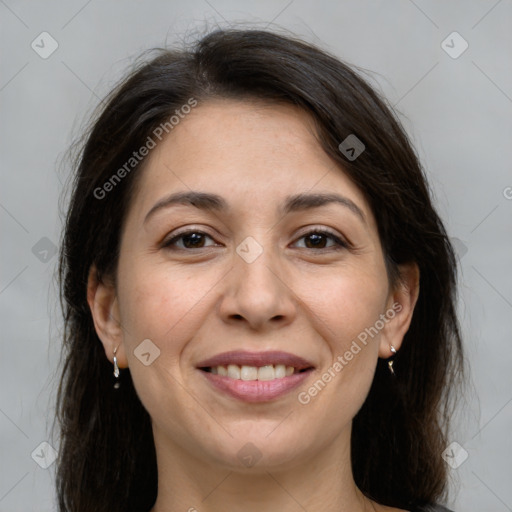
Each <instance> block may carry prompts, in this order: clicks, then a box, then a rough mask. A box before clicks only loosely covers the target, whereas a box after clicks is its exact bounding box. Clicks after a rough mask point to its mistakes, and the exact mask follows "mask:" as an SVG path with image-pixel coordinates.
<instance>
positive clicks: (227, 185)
mask: <svg viewBox="0 0 512 512" xmlns="http://www.w3.org/2000/svg"><path fill="white" fill-rule="evenodd" d="M192 189H193V190H200V191H204V192H214V193H216V194H219V195H222V196H224V197H226V198H227V199H228V201H229V202H230V203H235V206H238V208H239V210H248V209H251V208H253V207H254V204H255V202H258V203H261V202H262V201H263V202H264V203H265V205H269V204H271V203H277V202H279V201H282V198H283V197H285V196H290V195H293V194H297V193H305V192H308V191H309V192H312V193H315V192H323V193H326V192H340V193H343V195H345V196H349V197H350V198H351V199H352V200H353V201H354V202H357V204H358V205H359V207H360V208H361V209H362V210H363V211H364V212H365V213H366V214H367V215H370V212H369V208H368V205H367V203H366V201H365V198H364V195H363V194H362V192H361V191H360V190H359V188H358V187H357V186H356V185H355V184H354V183H353V182H352V181H351V180H350V179H349V178H348V177H347V176H346V174H345V173H344V172H343V171H342V169H341V168H340V166H339V164H337V163H335V162H334V161H333V160H332V159H331V158H330V157H329V156H328V155H327V154H326V153H325V151H324V150H323V148H322V147H321V146H320V143H319V141H318V140H317V138H316V136H315V127H314V122H313V120H312V119H311V118H310V117H309V116H308V114H306V113H305V112H303V111H302V110H300V109H298V108H296V107H293V106H291V105H284V104H269V103H263V102H259V101H235V100H226V99H218V100H212V101H208V102H207V103H205V104H202V105H199V106H197V107H196V108H195V109H193V110H192V111H191V112H190V114H188V115H186V116H185V117H184V118H183V119H181V120H180V122H179V123H178V124H177V125H175V126H174V127H173V129H172V130H171V131H170V133H169V134H168V135H167V136H166V137H165V138H163V139H162V141H161V142H160V143H158V144H157V146H156V147H155V148H154V149H153V150H152V151H151V153H150V154H149V156H148V160H147V162H146V165H145V166H144V170H143V172H142V176H140V179H139V182H138V186H137V192H136V195H137V201H136V203H135V205H134V206H135V208H140V209H141V210H143V209H146V210H147V209H148V208H149V207H151V205H152V203H154V202H155V201H157V200H158V199H159V198H161V197H162V196H163V195H165V194H168V193H169V192H173V191H187V190H192ZM140 213H141V214H142V212H140Z"/></svg>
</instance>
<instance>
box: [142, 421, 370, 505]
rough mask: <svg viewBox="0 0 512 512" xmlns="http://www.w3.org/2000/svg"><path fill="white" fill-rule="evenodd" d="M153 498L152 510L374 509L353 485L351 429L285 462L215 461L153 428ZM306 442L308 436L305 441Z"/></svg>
mask: <svg viewBox="0 0 512 512" xmlns="http://www.w3.org/2000/svg"><path fill="white" fill-rule="evenodd" d="M154 437H155V446H156V447H157V461H158V489H159V490H158V497H157V501H156V503H155V506H154V508H153V509H152V511H151V512H185V511H188V512H216V511H218V510H244V512H261V510H279V511H280V512H296V511H297V510H307V511H308V512H320V511H322V512H326V511H335V512H366V511H367V512H373V510H374V509H373V507H372V504H371V502H369V501H368V500H367V499H366V498H364V496H363V495H362V493H361V492H360V491H359V489H358V488H357V487H356V485H355V483H354V479H353V475H352V468H351V462H350V428H347V429H346V431H344V432H342V433H341V434H340V436H339V437H338V438H337V439H336V441H335V442H334V446H333V444H332V443H331V444H330V445H329V446H326V447H325V449H324V450H323V451H321V452H320V453H315V454H314V455H312V456H309V457H304V459H302V460H301V461H299V462H297V463H295V464H294V465H291V466H290V465H288V466H287V467H280V466H274V467H259V466H258V465H257V464H256V465H255V466H254V467H252V468H249V469H245V470H243V471H241V470H240V469H239V468H230V467H227V466H222V467H221V466H219V465H215V464H213V463H212V462H210V461H207V460H206V459H205V458H202V459H198V458H197V457H196V456H195V455H192V454H191V453H189V452H186V451H184V450H183V449H182V448H181V447H178V446H176V445H175V444H172V443H170V442H169V440H168V439H167V440H165V439H164V438H163V436H162V435H161V433H160V432H158V430H157V429H154ZM304 442H305V443H306V442H307V440H304Z"/></svg>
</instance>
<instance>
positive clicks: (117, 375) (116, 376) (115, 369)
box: [114, 347, 120, 389]
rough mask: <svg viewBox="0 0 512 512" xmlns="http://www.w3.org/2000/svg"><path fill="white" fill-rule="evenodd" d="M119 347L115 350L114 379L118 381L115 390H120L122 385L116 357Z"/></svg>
mask: <svg viewBox="0 0 512 512" xmlns="http://www.w3.org/2000/svg"><path fill="white" fill-rule="evenodd" d="M118 348H119V347H116V348H115V349H114V377H115V378H116V379H117V380H116V382H115V384H114V389H119V386H120V383H119V380H118V379H119V374H120V372H119V366H117V357H116V352H117V349H118Z"/></svg>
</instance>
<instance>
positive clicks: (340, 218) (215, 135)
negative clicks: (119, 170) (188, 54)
mask: <svg viewBox="0 0 512 512" xmlns="http://www.w3.org/2000/svg"><path fill="white" fill-rule="evenodd" d="M190 190H194V191H201V192H208V193H214V194H218V195H220V196H222V198H224V200H225V201H226V202H227V204H228V205H229V208H228V209H227V210H226V211H205V210H201V209H198V208H196V207H195V206H192V205H190V204H180V205H173V206H169V207H168V208H163V209H159V210H158V211H155V212H154V214H152V215H150V216H149V218H148V219H147V221H146V222H145V217H146V215H147V214H148V212H149V211H150V210H151V209H152V207H153V206H154V205H155V204H156V203H157V202H158V201H159V200H161V199H162V198H164V197H166V196H168V195H169V194H171V193H174V192H189V191H190ZM300 193H331V194H332V193H337V194H339V195H342V196H344V197H345V198H348V199H349V200H350V201H352V202H353V203H354V204H355V205H357V207H358V208H359V209H360V210H361V212H362V214H363V217H364V219H362V218H360V217H359V216H358V215H357V214H356V213H354V211H352V210H351V209H350V208H348V207H347V206H344V205H341V204H337V203H330V204H327V205H323V206H320V207H317V208H310V209H307V210H304V211H293V212H290V213H288V214H286V215H283V214H282V213H281V212H280V211H279V208H280V207H281V206H282V205H283V203H284V201H285V200H286V198H287V197H288V196H291V195H295V194H300ZM107 200H108V199H107ZM183 228H187V229H188V228H191V229H192V230H193V231H195V232H203V233H206V235H207V236H204V237H202V238H201V237H199V242H198V244H196V245H195V246H194V245H193V243H192V245H191V244H190V238H189V239H186V240H188V242H187V241H186V240H185V239H183V238H181V239H179V240H178V241H177V242H175V243H174V245H173V246H170V247H167V248H165V247H162V242H163V241H165V240H169V239H171V238H172V236H173V235H174V234H177V233H178V232H179V231H183ZM322 229H328V230H330V231H332V232H334V233H335V235H336V236H338V237H339V238H341V239H342V240H347V241H349V243H350V247H348V248H346V247H339V248H337V245H336V243H335V241H334V240H333V239H331V238H329V237H327V238H320V240H321V242H322V243H321V244H320V247H319V246H315V245H314V244H312V243H311V240H312V237H311V234H310V235H309V236H305V234H307V233H311V232H314V233H317V232H318V230H322ZM249 236H250V237H253V238H254V239H255V240H256V241H257V242H258V243H259V245H260V246H261V247H262V249H263V252H262V253H261V254H260V255H259V257H258V258H257V259H256V260H255V261H253V262H252V263H247V262H246V261H245V260H244V259H243V258H241V257H240V256H239V255H238V254H237V252H236V248H237V246H238V245H239V244H240V243H241V242H242V241H243V240H244V239H245V238H246V237H249ZM185 243H188V246H187V245H184V244H185ZM322 244H324V245H322ZM201 245H202V247H201ZM187 247H189V248H187ZM190 247H191V248H190ZM400 270H401V273H402V276H403V280H402V282H401V283H400V284H398V285H396V286H395V287H391V286H390V283H389V281H388V277H387V274H386V268H385V264H384V256H383V253H382V248H381V245H380V241H379V237H378V232H377V225H376V221H375V218H374V216H373V214H372V212H371V210H370V207H369V205H368V203H367V201H366V200H365V198H364V196H363V194H362V192H361V191H360V190H359V189H358V188H357V187H356V186H355V185H354V184H353V183H352V182H351V181H350V179H349V178H348V177H347V176H346V175H345V174H344V172H343V171H342V170H341V169H340V168H339V166H337V165H335V164H334V162H333V161H332V160H331V159H330V158H329V157H328V156H327V155H326V154H325V153H324V152H323V150H322V149H321V147H320V146H319V143H318V141H317V139H316V138H315V135H314V128H313V123H312V121H311V120H310V119H309V117H308V116H307V115H306V114H305V113H304V112H301V111H299V110H297V109H295V108H294V107H292V106H286V105H275V104H273V105H265V104H263V103H258V102H247V101H245V102H242V101H234V100H211V101H209V102H207V103H205V104H202V105H200V106H198V107H196V108H195V109H194V110H193V111H192V112H191V113H190V114H189V115H187V117H186V118H185V119H184V120H182V121H181V122H180V124H179V125H177V126H176V127H175V128H174V129H173V130H172V132H170V134H169V135H168V136H167V138H165V139H164V140H163V141H162V143H160V144H159V145H158V146H157V147H156V148H155V149H153V150H152V152H151V153H150V155H149V161H148V162H147V165H146V167H145V169H144V171H143V173H142V175H141V176H140V180H139V182H138V185H137V190H136V193H135V196H134V198H133V200H132V204H131V207H130V208H129V211H128V214H127V217H126V219H125V224H124V228H123V233H122V241H121V250H120V258H119V264H118V269H117V275H116V284H114V281H113V280H112V281H109V280H104V281H103V282H97V281H96V280H95V277H94V275H95V273H94V271H93V269H92V271H91V274H90V279H89V286H88V301H89V305H90V308H91V312H92V315H93V317H94V322H95V326H96V330H97V333H98V335H99V337H100V339H101V341H102V343H103V345H104V347H105V354H106V357H107V358H108V359H109V360H110V361H112V360H113V351H114V349H115V348H116V347H118V349H117V359H118V363H119V366H120V367H121V368H127V367H129V368H130V371H131V374H132V377H133V381H134V384H135V387H136V390H137V393H138V395H139V397H140V399H141V400H142V403H143V404H144V406H145V407H146V409H147V411H148V412H149V414H150V416H151V418H152V424H153V432H154V438H155V447H156V453H157V462H158V477H159V493H158V498H157V502H156V504H155V506H154V508H153V509H152V510H153V512H178V511H187V510H188V511H190V512H192V511H193V510H197V511H198V512H214V511H218V510H226V511H229V512H231V511H233V512H234V511H239V510H244V511H246V512H261V510H280V511H283V512H295V511H303V510H308V511H309V512H316V511H326V510H329V511H340V512H342V511H347V512H348V511H350V512H354V511H364V510H368V511H371V510H374V509H375V510H379V511H381V510H397V509H391V508H388V507H384V506H381V505H379V504H377V503H371V502H370V501H369V500H368V499H366V498H364V497H363V495H362V493H361V492H360V491H359V490H358V489H357V487H356V486H355V483H354V480H353V476H352V472H351V465H350V435H351V425H352V419H353V418H354V416H355V415H356V413H357V411H358V410H359V408H360V407H361V405H362V404H363V402H364V400H365V398H366V396H367V394H368V391H369V388H370V385H371V382H372V379H373V375H374V372H375V367H376V363H377V359H378V358H379V357H381V358H389V357H390V356H392V352H391V350H390V346H391V345H393V346H394V347H395V348H396V350H397V351H398V350H399V349H400V344H401V342H402V338H403V336H404V334H405V332H406V331H407V329H408V327H409V324H410V320H411V316H412V312H413V309H414V305H415V303H416V299H417V296H418V280H419V275H418V269H417V267H416V266H415V265H404V266H402V267H401V268H400ZM396 302H398V303H400V304H401V311H400V312H399V313H396V314H395V315H394V318H393V319H391V320H389V321H388V322H387V323H385V325H384V328H382V329H381V330H380V331H379V334H378V335H376V336H374V337H373V338H370V339H369V342H368V344H367V345H366V346H363V345H361V346H362V350H361V351H360V352H359V353H357V355H355V356H354V357H353V359H352V360H351V361H350V362H348V363H347V364H346V366H344V367H343V369H342V371H340V372H338V373H337V374H336V377H334V378H333V379H332V380H331V381H330V382H329V383H328V384H327V385H326V386H325V388H324V389H322V390H321V391H320V392H319V393H318V394H317V395H316V396H315V397H314V398H312V399H311V401H310V402H309V403H308V404H306V405H303V404H301V403H299V401H298V399H297V394H298V392H299V391H303V390H307V389H308V388H309V387H310V386H311V385H312V384H313V383H314V382H315V381H316V380H318V378H319V377H320V376H321V375H322V373H324V372H325V371H326V370H327V369H328V368H329V367H331V366H332V365H333V363H334V362H335V361H336V358H337V357H338V356H340V355H343V354H344V353H345V352H346V350H348V349H349V347H350V345H351V343H352V341H353V340H354V339H355V338H356V337H357V336H358V334H359V333H361V332H363V331H364V330H365V328H368V327H370V326H373V325H374V324H375V322H376V320H378V319H379V315H381V314H385V313H386V311H389V310H390V308H391V307H392V305H393V304H394V303H396ZM148 338H149V339H150V340H151V341H152V343H154V345H156V346H157V347H158V348H159V350H160V356H159V357H158V358H156V359H155V360H154V361H153V362H152V364H150V365H148V366H145V365H144V364H142V363H141V362H140V361H139V359H138V358H137V357H136V356H135V354H134V350H135V349H136V348H137V346H138V345H139V344H140V343H141V341H142V340H145V339H148ZM238 349H242V350H243V349H245V350H253V351H265V350H283V351H288V352H292V353H295V354H297V355H299V356H301V357H304V358H305V359H307V360H309V361H311V362H312V363H313V365H314V366H315V370H314V372H312V374H311V375H310V376H309V378H308V380H307V382H306V384H305V385H303V386H301V387H300V388H299V389H297V390H294V391H292V392H290V393H288V394H287V395H285V396H284V397H280V398H278V399H277V400H274V401H271V402H266V403H259V404H250V403H245V402H242V401H239V400H237V399H235V398H232V397H229V396H227V395H224V394H221V393H220V392H218V391H216V390H215V389H213V388H212V387H211V386H210V385H209V383H208V382H207V381H206V379H205V378H204V377H203V376H202V375H200V374H199V372H200V370H197V369H196V365H197V363H199V362H200V361H201V360H204V359H205V358H207V357H211V356H213V355H215V354H218V353H221V352H225V351H230V350H238ZM248 442H250V443H252V444H253V445H254V446H255V447H256V450H257V452H258V454H260V455H261V458H260V459H259V461H258V462H257V463H256V464H255V465H254V466H252V467H245V466H244V465H243V464H242V463H241V460H239V457H238V456H237V454H238V452H239V450H240V449H241V448H242V447H243V446H244V445H246V443H248ZM372 507H373V508H372Z"/></svg>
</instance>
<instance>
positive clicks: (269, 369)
mask: <svg viewBox="0 0 512 512" xmlns="http://www.w3.org/2000/svg"><path fill="white" fill-rule="evenodd" d="M275 378H276V372H275V370H274V367H273V366H272V365H271V364H268V365H267V366H260V368H258V380H274V379H275Z"/></svg>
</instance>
